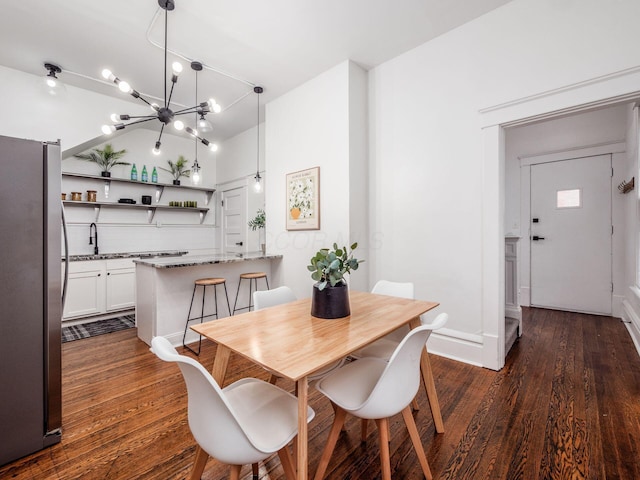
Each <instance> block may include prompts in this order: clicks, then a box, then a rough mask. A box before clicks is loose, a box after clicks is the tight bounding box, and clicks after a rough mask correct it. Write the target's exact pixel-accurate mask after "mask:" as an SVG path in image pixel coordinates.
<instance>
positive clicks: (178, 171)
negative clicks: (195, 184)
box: [158, 155, 191, 180]
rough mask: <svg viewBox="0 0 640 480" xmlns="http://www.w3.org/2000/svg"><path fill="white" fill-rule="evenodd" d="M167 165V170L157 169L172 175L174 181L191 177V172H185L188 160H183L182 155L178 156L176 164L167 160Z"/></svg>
mask: <svg viewBox="0 0 640 480" xmlns="http://www.w3.org/2000/svg"><path fill="white" fill-rule="evenodd" d="M167 163H168V164H169V168H162V167H158V168H160V170H164V171H165V172H169V173H170V174H171V175H173V179H174V180H179V179H180V177H189V175H191V170H185V168H187V166H188V164H189V160H187V159H186V158H184V156H183V155H180V156H179V157H178V160H176V163H173V161H171V160H167Z"/></svg>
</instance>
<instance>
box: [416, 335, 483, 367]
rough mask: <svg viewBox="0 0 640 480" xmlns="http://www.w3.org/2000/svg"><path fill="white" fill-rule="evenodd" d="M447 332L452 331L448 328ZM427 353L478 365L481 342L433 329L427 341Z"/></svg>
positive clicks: (481, 365) (480, 365)
mask: <svg viewBox="0 0 640 480" xmlns="http://www.w3.org/2000/svg"><path fill="white" fill-rule="evenodd" d="M448 332H453V331H451V330H448ZM427 348H428V350H429V353H433V354H434V355H438V356H440V357H445V358H449V359H451V360H457V361H458V362H464V363H468V364H470V365H475V366H478V367H483V366H484V365H483V364H482V343H480V342H477V341H472V340H469V339H464V338H459V337H455V336H453V335H451V334H447V335H444V334H442V333H439V331H434V332H433V333H432V334H431V336H430V337H429V341H428V342H427Z"/></svg>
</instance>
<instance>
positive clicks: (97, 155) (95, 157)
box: [74, 143, 131, 177]
mask: <svg viewBox="0 0 640 480" xmlns="http://www.w3.org/2000/svg"><path fill="white" fill-rule="evenodd" d="M126 153H127V151H126V150H124V149H123V150H114V149H113V147H112V146H111V144H110V143H107V144H105V146H104V148H103V149H100V148H94V149H93V150H92V151H91V152H89V153H78V154H76V155H74V157H76V158H79V159H81V160H87V161H88V162H93V163H95V164H96V165H98V166H99V167H100V168H101V169H102V172H101V175H102V176H103V177H110V176H111V172H110V170H111V167H113V166H115V165H131V164H130V163H129V162H121V161H120V159H121V158H122V157H123V156H124V155H125V154H126Z"/></svg>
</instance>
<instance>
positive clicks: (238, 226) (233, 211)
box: [222, 187, 247, 253]
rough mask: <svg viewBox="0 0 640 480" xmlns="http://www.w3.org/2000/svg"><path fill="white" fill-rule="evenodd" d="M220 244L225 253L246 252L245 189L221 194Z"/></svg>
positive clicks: (235, 189)
mask: <svg viewBox="0 0 640 480" xmlns="http://www.w3.org/2000/svg"><path fill="white" fill-rule="evenodd" d="M222 222H223V223H222V225H223V228H222V242H223V245H224V251H225V252H227V253H239V252H245V251H246V244H247V238H246V237H247V227H246V226H247V187H238V188H232V189H230V190H224V191H223V192H222Z"/></svg>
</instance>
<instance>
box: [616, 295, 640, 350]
mask: <svg viewBox="0 0 640 480" xmlns="http://www.w3.org/2000/svg"><path fill="white" fill-rule="evenodd" d="M622 307H623V314H622V315H620V318H622V321H623V322H624V324H625V326H626V327H627V330H628V331H629V335H631V339H632V340H633V344H634V345H635V346H636V351H637V352H638V355H640V317H639V316H638V314H637V313H636V312H635V311H634V310H633V307H632V306H631V304H630V303H629V302H628V301H626V300H624V301H623V302H622Z"/></svg>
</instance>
